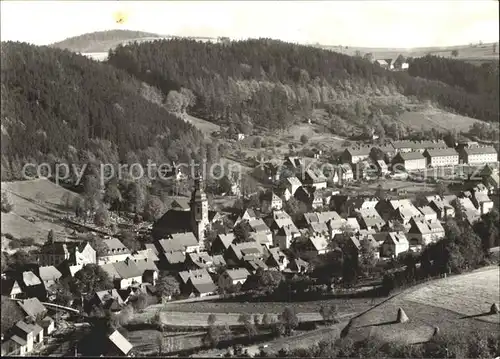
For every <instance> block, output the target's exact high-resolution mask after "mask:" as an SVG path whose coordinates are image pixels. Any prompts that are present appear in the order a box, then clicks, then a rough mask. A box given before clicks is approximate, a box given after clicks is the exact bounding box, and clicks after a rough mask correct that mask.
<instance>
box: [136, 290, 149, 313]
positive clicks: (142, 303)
mask: <svg viewBox="0 0 500 359" xmlns="http://www.w3.org/2000/svg"><path fill="white" fill-rule="evenodd" d="M133 304H134V308H135V309H136V310H138V311H141V310H144V309H145V308H146V307H147V306H148V295H147V294H146V293H144V292H142V291H141V292H140V293H139V294H138V295H137V296H136V298H135V301H134V302H133Z"/></svg>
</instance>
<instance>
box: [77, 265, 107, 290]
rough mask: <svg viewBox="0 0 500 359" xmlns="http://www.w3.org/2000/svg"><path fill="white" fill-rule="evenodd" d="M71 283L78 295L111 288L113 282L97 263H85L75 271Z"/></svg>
mask: <svg viewBox="0 0 500 359" xmlns="http://www.w3.org/2000/svg"><path fill="white" fill-rule="evenodd" d="M73 285H74V289H75V292H76V293H77V294H79V295H84V294H92V293H94V292H98V291H101V290H107V289H111V288H113V282H112V281H111V278H110V277H109V275H108V273H107V272H105V271H104V269H102V267H100V266H98V265H97V264H87V265H86V266H84V267H83V268H82V269H81V270H79V271H78V272H76V273H75V277H74V282H73Z"/></svg>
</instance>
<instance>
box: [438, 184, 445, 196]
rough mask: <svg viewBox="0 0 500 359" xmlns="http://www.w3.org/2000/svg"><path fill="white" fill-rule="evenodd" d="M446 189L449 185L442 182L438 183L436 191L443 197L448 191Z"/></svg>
mask: <svg viewBox="0 0 500 359" xmlns="http://www.w3.org/2000/svg"><path fill="white" fill-rule="evenodd" d="M446 190H447V187H446V185H445V184H444V183H442V182H440V183H438V185H437V187H436V193H437V194H438V195H439V196H441V197H443V196H444V194H445V193H446Z"/></svg>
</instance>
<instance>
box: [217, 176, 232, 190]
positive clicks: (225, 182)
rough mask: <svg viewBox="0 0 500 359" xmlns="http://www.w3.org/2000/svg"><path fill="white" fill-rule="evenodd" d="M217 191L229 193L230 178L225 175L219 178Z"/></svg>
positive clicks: (230, 186)
mask: <svg viewBox="0 0 500 359" xmlns="http://www.w3.org/2000/svg"><path fill="white" fill-rule="evenodd" d="M218 184H219V193H225V194H227V193H229V192H231V189H232V188H233V185H232V183H231V180H230V179H229V178H228V177H227V176H224V177H222V178H221V179H220V180H219V183H218Z"/></svg>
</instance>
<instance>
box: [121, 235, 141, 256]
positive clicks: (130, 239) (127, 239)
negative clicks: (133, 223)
mask: <svg viewBox="0 0 500 359" xmlns="http://www.w3.org/2000/svg"><path fill="white" fill-rule="evenodd" d="M119 238H120V241H121V242H122V243H123V244H124V245H125V247H127V248H128V249H130V250H131V251H132V252H134V251H138V250H139V249H141V242H139V241H138V240H137V237H136V236H135V234H134V233H133V232H132V231H129V230H123V231H121V232H120V234H119Z"/></svg>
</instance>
